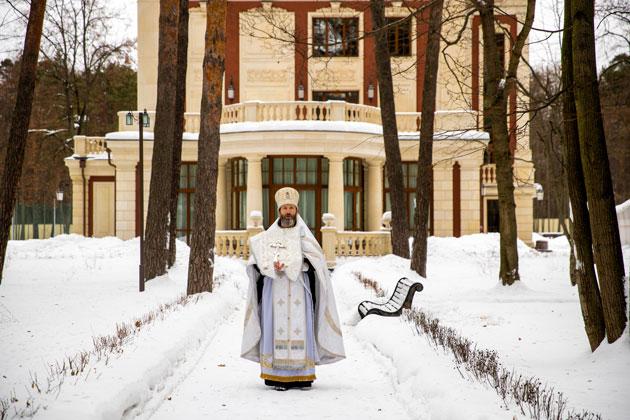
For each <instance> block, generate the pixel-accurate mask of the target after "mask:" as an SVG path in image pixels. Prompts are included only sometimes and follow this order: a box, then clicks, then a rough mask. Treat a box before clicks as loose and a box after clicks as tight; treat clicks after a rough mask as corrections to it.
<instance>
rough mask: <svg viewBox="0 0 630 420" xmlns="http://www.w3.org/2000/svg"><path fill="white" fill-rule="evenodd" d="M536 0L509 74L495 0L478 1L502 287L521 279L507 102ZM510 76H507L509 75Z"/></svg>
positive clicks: (516, 43) (513, 52) (529, 4)
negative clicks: (499, 38) (500, 45)
mask: <svg viewBox="0 0 630 420" xmlns="http://www.w3.org/2000/svg"><path fill="white" fill-rule="evenodd" d="M535 5H536V3H535V0H528V1H527V13H526V17H525V22H524V24H523V29H522V30H521V32H520V33H519V34H518V36H517V39H516V40H514V45H512V48H511V50H510V61H509V64H508V69H507V72H505V71H504V69H503V68H502V67H501V61H500V56H499V51H498V50H497V47H496V38H495V18H494V0H487V1H485V2H478V3H477V2H475V3H474V6H475V7H476V8H477V10H478V11H479V14H480V18H481V29H482V32H483V66H484V80H483V89H484V95H483V114H484V120H485V121H486V122H487V124H488V126H489V127H490V141H491V143H492V147H493V149H492V150H493V154H494V158H495V162H496V166H497V190H498V195H499V233H500V238H501V239H500V254H501V263H500V268H499V277H500V278H501V282H502V284H503V285H512V284H514V282H515V281H517V280H519V279H520V276H519V272H518V247H517V239H518V236H517V227H516V204H515V201H514V169H513V163H514V150H511V148H510V135H509V132H508V122H507V101H508V98H509V96H510V93H511V92H513V91H514V89H515V88H516V77H517V75H516V73H517V69H518V63H519V61H520V59H521V54H522V51H523V46H524V45H525V40H526V39H527V36H528V35H529V31H530V30H531V27H532V23H533V20H534V10H535ZM506 73H507V74H506Z"/></svg>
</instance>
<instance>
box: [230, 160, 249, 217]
mask: <svg viewBox="0 0 630 420" xmlns="http://www.w3.org/2000/svg"><path fill="white" fill-rule="evenodd" d="M230 168H231V169H232V212H231V213H232V214H231V218H230V219H231V225H232V229H246V228H247V159H244V158H235V159H231V160H230Z"/></svg>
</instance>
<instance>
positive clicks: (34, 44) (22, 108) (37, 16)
mask: <svg viewBox="0 0 630 420" xmlns="http://www.w3.org/2000/svg"><path fill="white" fill-rule="evenodd" d="M45 9H46V0H32V1H31V11H30V13H29V16H28V26H27V27H26V38H25V39H24V51H23V53H22V64H21V66H20V80H19V82H18V89H17V98H16V100H15V108H13V113H12V114H11V128H10V131H9V138H10V139H11V141H9V142H8V144H7V149H6V152H5V153H6V154H5V160H4V169H3V170H2V174H0V176H1V180H2V181H1V183H0V185H1V186H2V187H1V190H2V192H1V196H0V197H1V199H0V283H1V282H2V271H3V269H4V257H5V255H6V252H7V244H8V241H9V228H10V227H11V216H12V215H13V207H14V206H15V198H16V196H17V188H18V183H19V180H20V175H21V173H22V165H23V163H24V152H25V149H26V139H27V137H28V125H29V121H30V119H31V110H32V106H33V94H34V92H35V76H36V72H37V58H38V56H39V45H40V41H41V37H42V28H43V25H44V11H45Z"/></svg>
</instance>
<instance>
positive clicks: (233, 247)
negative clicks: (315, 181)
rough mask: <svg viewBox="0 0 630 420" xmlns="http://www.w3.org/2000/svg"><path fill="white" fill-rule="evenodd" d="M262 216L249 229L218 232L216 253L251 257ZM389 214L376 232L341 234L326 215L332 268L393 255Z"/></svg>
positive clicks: (324, 235)
mask: <svg viewBox="0 0 630 420" xmlns="http://www.w3.org/2000/svg"><path fill="white" fill-rule="evenodd" d="M261 220H262V217H260V219H258V220H253V222H254V226H249V227H248V228H247V230H218V231H216V233H215V238H214V243H215V254H216V255H219V256H226V257H236V258H242V259H248V258H249V238H251V237H252V236H254V235H257V234H258V233H260V232H262V231H263V227H262V226H261V225H260V221H261ZM388 220H389V219H388V218H387V213H386V215H384V217H383V221H384V223H385V226H386V227H385V228H383V230H381V231H375V232H353V231H338V230H337V228H336V227H335V226H334V225H335V216H333V215H332V214H328V213H327V214H324V216H323V217H322V221H323V222H324V226H323V227H322V229H321V232H322V249H323V250H324V255H325V256H326V263H327V265H328V267H329V268H333V267H334V266H335V263H336V262H335V261H336V257H370V256H379V255H387V254H391V252H392V246H391V239H390V236H391V234H390V229H389V227H388Z"/></svg>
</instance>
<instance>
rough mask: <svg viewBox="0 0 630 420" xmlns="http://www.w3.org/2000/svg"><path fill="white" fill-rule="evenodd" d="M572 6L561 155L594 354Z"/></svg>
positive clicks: (597, 301) (567, 19)
mask: <svg viewBox="0 0 630 420" xmlns="http://www.w3.org/2000/svg"><path fill="white" fill-rule="evenodd" d="M571 2H572V0H565V2H564V33H563V39H562V85H563V89H564V95H563V97H562V105H563V107H562V111H563V122H564V136H563V138H562V151H563V155H564V158H565V159H564V160H565V162H566V172H567V175H568V176H570V177H571V180H570V181H569V182H568V183H567V184H568V188H569V199H570V201H571V209H572V212H573V223H572V226H573V231H572V232H571V236H572V237H573V242H574V243H575V253H576V257H577V260H578V261H580V264H576V266H575V271H574V272H573V273H572V274H574V275H575V277H576V278H575V279H574V281H575V283H577V286H578V294H579V296H580V306H581V308H582V317H583V318H584V328H585V330H586V336H587V337H588V341H589V343H590V346H591V350H592V351H595V349H596V348H597V347H598V346H599V344H600V343H601V342H602V340H603V339H604V336H605V334H606V332H605V325H604V317H603V311H602V302H601V297H600V294H599V286H598V285H597V277H596V276H595V268H594V265H593V248H592V247H593V243H592V239H591V228H590V221H589V213H588V207H587V205H586V202H587V198H586V187H585V185H584V172H583V170H582V162H581V160H580V141H579V134H578V127H577V120H576V114H575V97H574V93H573V89H574V84H573V67H574V65H573V50H572V33H573V29H572V24H571Z"/></svg>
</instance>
